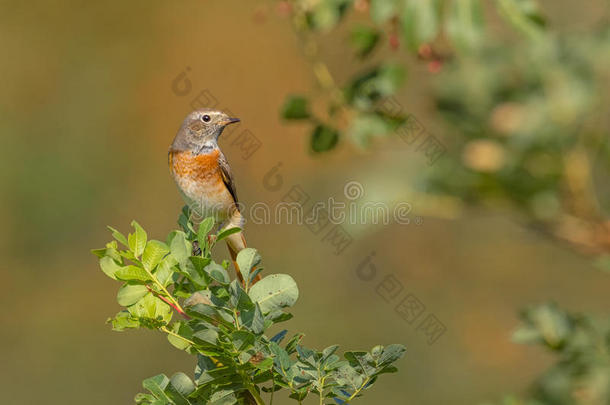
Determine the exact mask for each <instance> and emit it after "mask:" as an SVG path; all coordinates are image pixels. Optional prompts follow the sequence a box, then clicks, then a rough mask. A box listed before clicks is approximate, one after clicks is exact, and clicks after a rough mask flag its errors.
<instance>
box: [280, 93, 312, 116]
mask: <svg viewBox="0 0 610 405" xmlns="http://www.w3.org/2000/svg"><path fill="white" fill-rule="evenodd" d="M310 116H311V115H310V114H309V106H308V102H307V99H306V98H305V97H303V96H296V95H292V96H289V97H288V99H287V100H286V101H285V102H284V106H283V107H282V117H283V118H285V119H288V120H302V119H306V118H309V117H310Z"/></svg>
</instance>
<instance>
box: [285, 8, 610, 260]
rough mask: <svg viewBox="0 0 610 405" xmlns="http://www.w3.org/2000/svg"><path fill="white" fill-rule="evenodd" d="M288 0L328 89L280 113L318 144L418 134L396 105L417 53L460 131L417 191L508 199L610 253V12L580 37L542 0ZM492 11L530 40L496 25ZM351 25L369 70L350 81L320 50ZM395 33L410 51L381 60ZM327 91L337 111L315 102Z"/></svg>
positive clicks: (549, 227) (440, 104)
mask: <svg viewBox="0 0 610 405" xmlns="http://www.w3.org/2000/svg"><path fill="white" fill-rule="evenodd" d="M290 4H291V5H292V8H291V12H292V18H293V24H294V27H295V30H296V32H297V33H298V35H299V38H301V40H302V45H303V48H304V51H305V53H306V55H308V56H309V57H310V58H311V61H312V69H313V73H314V76H315V77H316V79H317V84H318V86H317V87H319V89H321V90H322V96H319V92H316V95H315V97H314V98H315V100H314V99H312V100H309V98H308V97H306V96H303V95H298V96H295V95H293V96H291V97H289V98H288V99H287V100H286V103H285V106H284V108H283V110H282V112H281V115H282V116H283V118H285V119H287V120H306V121H309V122H311V123H312V131H311V135H310V136H311V143H310V145H311V148H310V149H311V151H313V152H317V153H319V152H327V151H330V150H332V149H333V148H335V146H336V145H337V144H338V143H339V142H340V140H341V139H342V138H344V137H346V136H347V137H348V138H350V139H351V140H353V141H354V142H355V143H356V144H357V145H359V146H361V147H368V146H370V144H371V141H372V140H373V139H374V138H375V137H379V136H388V135H391V134H395V133H397V132H398V131H406V132H407V133H408V132H409V129H408V128H409V122H408V119H409V115H405V114H404V113H403V112H402V111H401V110H402V109H401V108H393V107H392V105H393V104H394V107H395V104H396V102H395V99H394V96H395V95H397V94H398V93H399V92H400V91H401V90H403V89H404V87H405V83H407V85H408V81H407V80H406V71H405V67H404V65H405V64H406V62H407V57H408V55H409V54H412V53H415V54H416V55H417V57H418V58H419V59H420V60H424V61H426V62H427V63H428V70H429V71H430V72H433V73H439V72H440V73H441V74H439V75H438V77H437V80H435V87H436V90H435V91H434V93H433V98H434V102H435V104H436V107H437V108H436V113H437V114H439V115H440V117H441V118H442V119H443V121H444V122H445V123H446V124H447V127H448V131H449V132H450V133H451V134H452V135H453V144H452V145H451V149H452V150H451V153H449V154H448V155H450V157H449V158H447V159H442V162H441V163H440V164H437V165H436V167H435V168H434V170H428V171H426V173H425V174H424V178H421V179H419V181H418V184H417V187H418V188H419V189H420V190H422V191H424V192H426V193H429V194H435V195H438V194H440V195H443V196H449V197H451V198H453V199H455V200H456V201H458V204H461V203H462V202H469V203H485V204H486V203H489V202H491V203H498V202H500V203H501V204H502V205H507V204H508V205H510V206H513V207H516V208H518V209H520V210H521V211H522V212H524V213H525V214H526V215H527V217H528V218H531V219H532V220H533V222H535V223H537V224H541V225H543V228H542V229H544V230H545V231H546V232H548V233H549V234H551V235H553V236H555V237H558V238H561V239H564V240H567V241H569V242H570V243H572V244H573V245H574V246H576V247H578V248H580V249H581V250H582V251H585V252H587V253H594V254H600V253H604V252H606V251H610V225H609V223H608V221H607V219H606V215H605V214H606V213H605V210H604V207H607V206H608V203H609V202H610V190H608V189H607V187H605V181H604V179H605V178H606V176H607V174H608V170H609V169H610V147H609V146H608V142H607V134H608V130H609V129H610V124H609V120H608V117H607V115H608V114H607V106H608V105H609V104H610V103H609V100H608V98H609V96H608V92H607V89H608V88H610V80H609V77H608V72H609V71H610V25H609V24H608V21H609V19H608V18H606V19H603V20H602V22H601V23H600V24H599V25H598V26H597V27H596V28H595V29H592V30H590V31H589V32H581V33H577V34H575V33H563V32H560V31H559V30H553V29H552V28H549V24H548V23H547V21H546V18H545V17H544V14H543V13H542V11H541V9H540V8H539V7H538V5H537V3H536V2H535V1H534V0H499V1H496V2H493V3H489V4H487V5H486V6H485V7H484V5H483V4H482V3H481V2H480V1H477V0H455V1H442V0H434V1H432V0H430V1H428V0H426V1H409V0H407V1H397V0H371V1H315V2H312V1H293V2H290ZM491 10H494V11H495V12H496V14H497V15H498V16H499V17H502V18H503V19H504V21H506V22H508V24H509V26H510V27H512V28H514V30H515V31H516V32H518V33H521V34H522V35H520V38H519V39H506V38H501V37H499V36H498V35H493V33H491V32H489V30H487V29H486V24H485V20H486V16H487V17H489V15H490V12H491ZM351 12H353V13H355V14H363V13H364V14H368V19H369V21H368V24H366V25H365V24H363V23H362V22H360V21H358V19H357V18H355V17H354V18H347V16H348V15H349V13H351ZM360 19H361V18H360ZM342 21H345V24H347V25H349V26H350V30H351V36H350V37H349V38H348V40H347V41H346V46H349V47H351V48H353V52H354V53H355V54H356V55H357V56H358V59H357V62H356V63H357V64H358V63H362V64H363V67H362V71H361V73H359V74H356V75H354V76H353V77H351V78H349V79H348V80H347V82H346V83H347V84H345V85H343V86H339V85H337V84H336V82H337V80H336V79H335V78H333V76H332V75H331V73H330V70H329V69H328V68H327V66H326V64H325V63H324V62H323V61H322V60H320V58H319V56H318V54H317V42H319V41H321V40H322V39H321V38H322V37H321V36H320V34H327V33H329V32H330V30H331V29H333V28H335V27H336V26H337V25H338V24H339V23H340V22H342ZM384 36H387V37H388V43H389V45H390V48H391V49H392V50H394V51H400V50H401V48H404V51H405V54H404V55H403V54H400V53H396V57H392V58H391V60H390V59H388V58H387V57H385V55H386V53H382V55H384V57H383V58H378V57H377V58H374V63H373V66H372V67H371V66H370V65H371V63H366V60H367V59H369V57H370V55H371V54H372V53H373V52H374V50H375V48H378V47H379V46H380V44H381V43H382V42H384V41H382V40H381V38H383V37H384ZM438 49H442V52H441V51H439V50H438ZM319 98H321V99H322V100H323V102H325V103H326V105H327V108H326V113H325V114H320V113H317V114H315V113H314V112H313V110H314V108H313V107H312V105H313V104H314V103H318V102H319V100H318V99H319ZM297 101H298V103H297ZM407 136H409V135H407ZM420 145H421V144H420ZM442 147H443V148H445V146H442ZM435 162H436V159H435V160H434V161H433V162H431V163H435Z"/></svg>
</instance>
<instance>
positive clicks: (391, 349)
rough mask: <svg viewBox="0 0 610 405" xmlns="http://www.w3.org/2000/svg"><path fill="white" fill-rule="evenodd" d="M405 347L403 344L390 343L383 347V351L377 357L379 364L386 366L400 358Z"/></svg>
mask: <svg viewBox="0 0 610 405" xmlns="http://www.w3.org/2000/svg"><path fill="white" fill-rule="evenodd" d="M406 350H407V349H406V348H405V347H404V346H403V345H398V344H392V345H388V346H386V347H385V348H384V349H383V353H382V354H381V356H380V357H379V361H378V363H379V365H380V366H386V365H388V364H390V363H393V362H395V361H396V360H398V359H400V358H401V357H402V356H403V355H404V354H405V351H406Z"/></svg>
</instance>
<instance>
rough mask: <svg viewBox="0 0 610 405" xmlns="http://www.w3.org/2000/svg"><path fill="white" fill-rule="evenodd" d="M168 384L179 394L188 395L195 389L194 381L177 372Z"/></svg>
mask: <svg viewBox="0 0 610 405" xmlns="http://www.w3.org/2000/svg"><path fill="white" fill-rule="evenodd" d="M170 384H171V385H172V387H174V388H175V389H176V391H178V392H179V393H180V394H182V395H184V396H185V397H188V396H189V395H190V394H191V393H192V392H193V391H195V383H193V380H191V379H190V378H189V377H188V376H187V375H186V374H184V373H181V372H177V373H176V374H174V375H173V376H172V378H171V379H170Z"/></svg>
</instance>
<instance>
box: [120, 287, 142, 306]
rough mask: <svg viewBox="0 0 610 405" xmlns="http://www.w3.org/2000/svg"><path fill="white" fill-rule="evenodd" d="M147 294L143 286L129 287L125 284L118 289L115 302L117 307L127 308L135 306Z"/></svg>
mask: <svg viewBox="0 0 610 405" xmlns="http://www.w3.org/2000/svg"><path fill="white" fill-rule="evenodd" d="M147 293H148V289H147V288H146V286H143V285H129V284H125V285H124V286H123V287H121V288H120V289H119V292H118V294H117V297H116V299H117V301H118V302H119V305H122V306H124V307H128V306H130V305H133V304H135V303H136V302H138V301H139V300H140V298H142V297H144V296H145V295H146V294H147Z"/></svg>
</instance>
